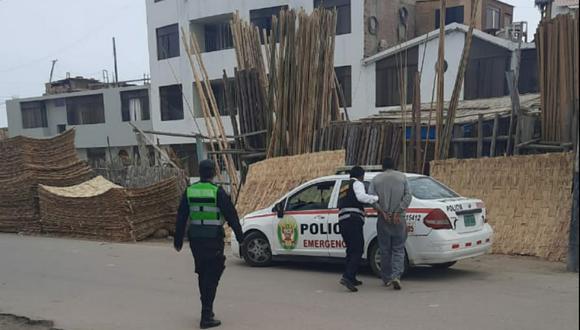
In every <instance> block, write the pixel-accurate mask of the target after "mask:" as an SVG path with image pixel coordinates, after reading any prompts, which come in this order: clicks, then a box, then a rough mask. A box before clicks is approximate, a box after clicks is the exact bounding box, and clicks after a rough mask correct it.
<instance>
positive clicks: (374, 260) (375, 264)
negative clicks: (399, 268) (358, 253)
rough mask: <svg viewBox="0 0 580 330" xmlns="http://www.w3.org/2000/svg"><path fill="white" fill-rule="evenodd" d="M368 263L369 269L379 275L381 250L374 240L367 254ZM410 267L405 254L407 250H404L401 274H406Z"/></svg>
mask: <svg viewBox="0 0 580 330" xmlns="http://www.w3.org/2000/svg"><path fill="white" fill-rule="evenodd" d="M368 260H369V265H370V266H371V270H372V271H373V273H374V274H375V276H377V277H381V250H380V249H379V244H378V243H377V242H376V241H375V242H374V243H373V244H372V245H371V248H370V250H369V255H368ZM410 268H411V266H410V264H409V257H408V256H407V251H405V269H404V271H403V275H406V274H407V272H408V271H409V269H410Z"/></svg>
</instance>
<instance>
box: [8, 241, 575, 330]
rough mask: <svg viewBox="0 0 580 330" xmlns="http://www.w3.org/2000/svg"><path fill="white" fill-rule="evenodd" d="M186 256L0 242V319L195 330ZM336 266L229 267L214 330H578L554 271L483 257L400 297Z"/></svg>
mask: <svg viewBox="0 0 580 330" xmlns="http://www.w3.org/2000/svg"><path fill="white" fill-rule="evenodd" d="M192 271H193V266H192V258H191V255H190V254H189V252H188V251H182V252H181V254H177V253H176V252H175V251H173V249H172V248H171V246H170V245H169V244H161V243H156V244H105V243H98V242H87V241H77V240H66V239H54V238H42V237H21V236H15V235H2V234H0V312H2V313H11V314H16V315H24V316H27V317H30V318H32V319H47V320H53V321H54V322H55V326H56V327H58V328H63V329H65V330H77V329H78V330H89V329H94V330H109V329H111V330H113V329H115V330H117V329H123V330H133V329H139V330H147V329H154V330H160V329H168V330H174V329H175V330H181V329H195V328H196V325H197V323H198V322H199V319H198V313H199V310H200V304H199V300H198V297H197V288H196V284H195V282H194V276H193V274H192ZM339 274H340V266H339V265H326V264H318V263H307V264H297V263H281V264H278V265H277V266H275V267H270V268H265V269H255V268H249V267H246V266H245V265H244V264H242V263H241V262H240V261H238V260H236V259H234V258H233V257H230V258H229V260H228V263H227V269H226V274H225V276H224V279H223V282H222V286H221V287H220V291H219V296H218V301H217V305H216V312H217V313H218V316H219V318H221V320H222V321H223V322H224V326H223V327H222V328H221V329H224V330H225V329H236V330H243V329H252V330H260V329H277V330H295V329H333V330H350V329H357V330H371V329H372V330H376V329H397V330H415V329H427V328H428V329H432V330H439V329H441V330H450V329H470V330H479V329H481V330H489V329H510V330H517V329H522V330H523V329H525V330H532V329H538V330H540V329H541V330H545V329H578V275H577V274H569V273H565V272H564V265H562V264H556V263H546V262H542V261H538V260H535V259H530V258H515V257H503V256H486V257H483V258H479V259H477V260H472V261H466V262H463V263H460V264H458V265H457V266H456V267H455V268H454V269H451V270H449V271H434V270H432V269H429V268H424V269H418V270H415V271H414V272H413V273H412V274H411V275H410V276H409V277H408V278H407V279H406V280H405V281H404V285H405V287H404V291H402V292H395V291H391V290H389V289H385V288H383V287H381V286H380V283H379V281H378V280H376V279H375V278H373V277H372V276H371V275H370V274H369V273H367V274H364V275H363V276H362V280H363V281H364V282H365V285H364V286H363V287H362V290H361V291H360V292H359V293H357V294H351V293H347V292H345V291H344V290H343V289H342V288H341V287H339V285H338V284H337V281H338V278H339Z"/></svg>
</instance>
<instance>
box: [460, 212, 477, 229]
mask: <svg viewBox="0 0 580 330" xmlns="http://www.w3.org/2000/svg"><path fill="white" fill-rule="evenodd" d="M463 221H465V227H474V226H475V215H473V214H466V215H465V216H463Z"/></svg>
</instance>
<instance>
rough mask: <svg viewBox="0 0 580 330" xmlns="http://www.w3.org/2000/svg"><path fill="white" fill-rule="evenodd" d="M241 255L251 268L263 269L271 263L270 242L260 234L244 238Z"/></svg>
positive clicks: (252, 234)
mask: <svg viewBox="0 0 580 330" xmlns="http://www.w3.org/2000/svg"><path fill="white" fill-rule="evenodd" d="M242 255H243V257H244V260H245V261H246V263H247V264H248V265H250V266H252V267H265V266H268V265H270V263H271V262H272V249H271V248H270V242H268V239H266V237H264V235H262V234H261V233H256V232H254V233H251V234H249V235H248V236H247V237H246V238H244V243H243V247H242Z"/></svg>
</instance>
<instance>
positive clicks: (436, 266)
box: [431, 261, 457, 269]
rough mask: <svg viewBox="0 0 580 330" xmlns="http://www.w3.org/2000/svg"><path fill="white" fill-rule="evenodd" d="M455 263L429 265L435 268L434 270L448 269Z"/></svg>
mask: <svg viewBox="0 0 580 330" xmlns="http://www.w3.org/2000/svg"><path fill="white" fill-rule="evenodd" d="M456 263H457V261H451V262H445V263H442V264H434V265H431V267H433V268H435V269H448V268H450V267H453V265H455V264H456Z"/></svg>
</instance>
